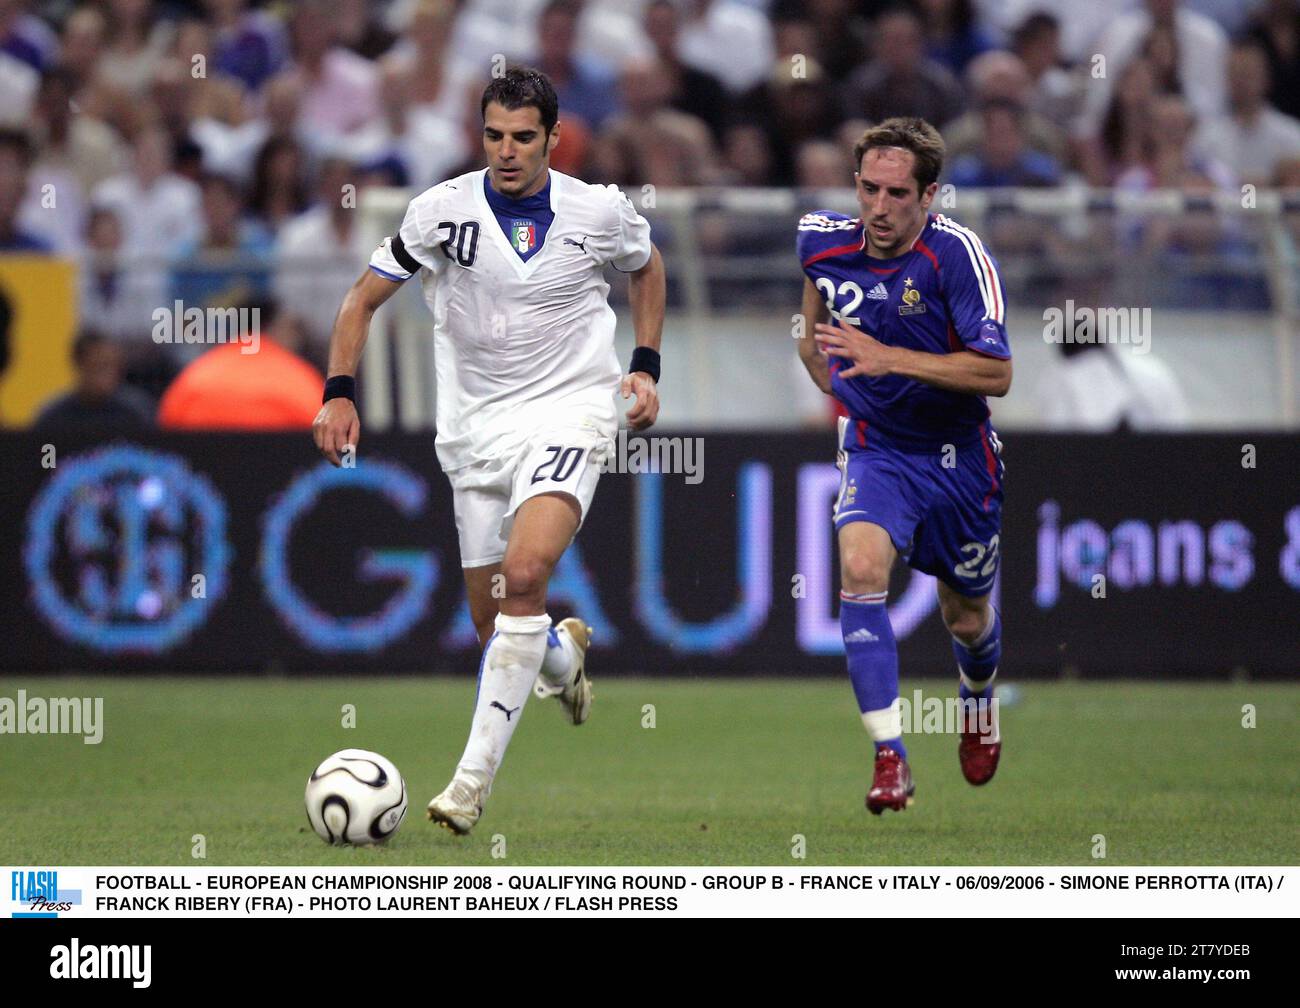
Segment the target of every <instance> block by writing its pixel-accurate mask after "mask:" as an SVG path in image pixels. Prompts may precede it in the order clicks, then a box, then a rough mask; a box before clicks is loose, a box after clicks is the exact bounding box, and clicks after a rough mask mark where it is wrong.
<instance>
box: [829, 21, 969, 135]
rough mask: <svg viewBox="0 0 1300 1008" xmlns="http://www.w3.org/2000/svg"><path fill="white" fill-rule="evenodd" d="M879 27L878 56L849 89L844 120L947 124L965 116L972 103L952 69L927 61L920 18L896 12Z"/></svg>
mask: <svg viewBox="0 0 1300 1008" xmlns="http://www.w3.org/2000/svg"><path fill="white" fill-rule="evenodd" d="M874 27H875V32H874V38H875V52H876V55H875V56H874V57H873V58H872V59H870V60H869V61H867V62H866V63H864V64H862V65H861V66H860V67H858V69H856V70H855V71H853V74H852V76H850V77H849V79H848V82H847V83H846V84H845V85H844V86H843V89H842V92H841V94H842V101H841V110H842V114H843V116H844V117H845V118H849V117H858V116H861V117H864V118H867V119H871V120H873V121H875V122H880V121H881V120H883V119H887V118H889V117H890V116H920V117H921V118H923V119H926V120H928V121H929V122H931V123H933V124H934V125H935V126H942V125H944V124H945V123H947V122H948V121H949V120H951V119H954V118H956V117H957V116H958V115H960V114H961V112H962V111H963V109H964V108H965V104H966V103H965V96H964V95H963V93H962V89H961V85H960V84H959V83H958V82H957V78H956V77H954V76H953V75H952V72H951V71H950V70H948V69H947V68H946V67H944V66H942V65H940V64H939V63H936V62H935V61H934V60H932V59H929V58H927V57H926V55H925V35H924V33H923V31H922V29H921V22H920V19H919V18H917V16H916V15H915V14H913V13H912V12H911V11H910V10H907V9H906V8H896V9H893V10H890V11H887V12H885V13H884V14H882V15H880V17H879V18H877V19H876V23H875V26H874Z"/></svg>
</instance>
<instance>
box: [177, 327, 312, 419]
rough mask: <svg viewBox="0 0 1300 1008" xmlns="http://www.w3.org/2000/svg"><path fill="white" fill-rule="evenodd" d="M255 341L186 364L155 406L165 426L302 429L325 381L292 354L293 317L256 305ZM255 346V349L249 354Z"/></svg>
mask: <svg viewBox="0 0 1300 1008" xmlns="http://www.w3.org/2000/svg"><path fill="white" fill-rule="evenodd" d="M258 309H259V313H260V315H261V321H262V331H261V333H259V335H258V339H257V341H256V342H250V343H239V342H232V343H225V344H222V345H221V346H215V347H213V348H212V349H210V350H207V351H205V352H204V353H203V355H202V356H200V357H199V358H198V359H197V360H195V361H193V362H192V363H190V364H189V365H187V366H186V367H185V369H184V370H183V371H181V373H180V374H179V375H177V376H176V380H175V381H174V382H172V384H171V386H170V387H169V388H168V389H167V391H166V393H164V395H163V397H162V402H161V403H159V405H158V425H159V426H160V427H163V428H166V429H168V430H306V429H309V428H310V427H311V424H312V421H313V420H314V419H315V418H316V414H317V413H318V412H319V411H320V405H321V395H322V392H323V389H324V387H325V379H324V377H323V376H322V375H321V373H320V372H319V371H317V370H316V369H315V368H314V367H312V365H310V364H308V363H307V362H306V361H305V360H303V359H302V358H301V357H299V356H297V354H296V353H295V352H294V351H295V347H294V344H295V342H296V341H297V339H298V336H297V333H296V330H295V328H294V324H293V321H292V320H291V319H286V318H284V317H283V316H281V315H279V314H277V312H276V310H275V308H274V307H273V306H271V305H258ZM253 346H256V347H257V352H256V353H247V352H245V351H247V350H249V349H250V348H251V347H253Z"/></svg>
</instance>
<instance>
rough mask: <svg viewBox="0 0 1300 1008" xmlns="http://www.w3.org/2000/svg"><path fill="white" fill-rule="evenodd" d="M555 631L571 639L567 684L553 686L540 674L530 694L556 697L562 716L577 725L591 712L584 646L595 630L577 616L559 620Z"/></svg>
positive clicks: (588, 642) (589, 685) (544, 697)
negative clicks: (569, 668)
mask: <svg viewBox="0 0 1300 1008" xmlns="http://www.w3.org/2000/svg"><path fill="white" fill-rule="evenodd" d="M555 632H556V633H557V634H567V635H568V637H569V640H571V641H572V642H573V651H574V663H573V671H572V673H571V674H570V676H569V681H568V682H567V683H563V684H559V685H552V684H551V683H548V682H547V681H546V678H545V676H541V675H539V676H538V677H537V682H536V683H534V684H533V693H534V694H535V695H536V696H538V697H540V698H542V699H546V698H547V697H557V698H558V699H559V701H560V706H562V707H563V708H564V715H565V717H567V718H568V719H569V721H571V722H572V723H573V724H576V725H580V724H582V723H583V722H584V721H586V720H587V717H588V715H590V714H591V680H590V679H588V678H587V672H586V664H587V646H588V645H589V644H590V643H591V635H592V634H593V633H594V631H593V630H592V629H591V627H589V626H587V624H586V623H584V622H583V621H582V620H580V619H578V617H576V616H570V617H569V618H568V619H565V620H560V622H559V623H558V624H557V625H556V627H555Z"/></svg>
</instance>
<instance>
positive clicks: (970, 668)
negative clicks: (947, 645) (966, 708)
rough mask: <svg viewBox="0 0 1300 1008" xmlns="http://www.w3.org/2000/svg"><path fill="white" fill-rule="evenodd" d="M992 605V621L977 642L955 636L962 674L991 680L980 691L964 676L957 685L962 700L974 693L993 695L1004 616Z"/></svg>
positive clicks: (974, 679)
mask: <svg viewBox="0 0 1300 1008" xmlns="http://www.w3.org/2000/svg"><path fill="white" fill-rule="evenodd" d="M990 608H992V609H993V622H992V623H991V624H989V626H988V627H987V628H986V629H985V631H984V633H983V635H982V636H981V637H980V638H979V639H978V640H976V641H975V643H974V644H972V645H971V646H970V647H967V646H966V645H965V644H963V643H962V642H961V641H959V640H958V639H957V638H956V637H954V638H953V639H952V653H953V654H954V655H956V656H957V665H958V667H959V668H961V671H962V675H964V676H965V677H966V679H969V680H970V681H971V682H974V683H980V682H984V681H985V680H988V685H987V686H985V687H984V688H983V689H982V690H980V691H979V693H978V694H977V693H975V692H974V691H972V690H971V688H970V687H969V686H967V685H966V680H965V679H963V680H961V682H960V685H959V686H958V687H957V695H958V696H960V697H961V698H962V699H963V700H969V699H971V697H977V698H978V699H980V700H988V699H989V698H990V697H992V696H993V675H994V673H996V672H997V670H998V662H999V661H1000V660H1001V658H1002V617H1001V616H1000V615H998V611H997V609H996V608H993V607H992V606H990Z"/></svg>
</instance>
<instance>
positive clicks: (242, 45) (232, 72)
mask: <svg viewBox="0 0 1300 1008" xmlns="http://www.w3.org/2000/svg"><path fill="white" fill-rule="evenodd" d="M203 6H204V9H205V10H206V11H207V12H208V16H209V17H211V18H212V28H213V32H214V38H213V48H212V65H213V67H214V68H215V69H216V70H218V71H220V72H221V73H223V74H227V75H228V76H230V77H233V78H235V80H237V81H239V82H241V83H242V84H243V85H244V87H246V88H248V90H250V91H257V90H260V89H261V87H262V85H263V84H265V83H266V82H267V81H268V80H269V79H270V78H271V77H273V76H275V75H276V74H277V73H279V72H280V71H281V70H282V69H284V66H285V64H286V63H287V62H288V58H289V41H288V38H287V36H286V35H285V31H284V26H283V25H282V24H281V23H280V22H279V20H278V19H276V18H274V17H272V16H271V15H270V14H267V13H266V12H265V11H260V10H249V9H248V0H203Z"/></svg>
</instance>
